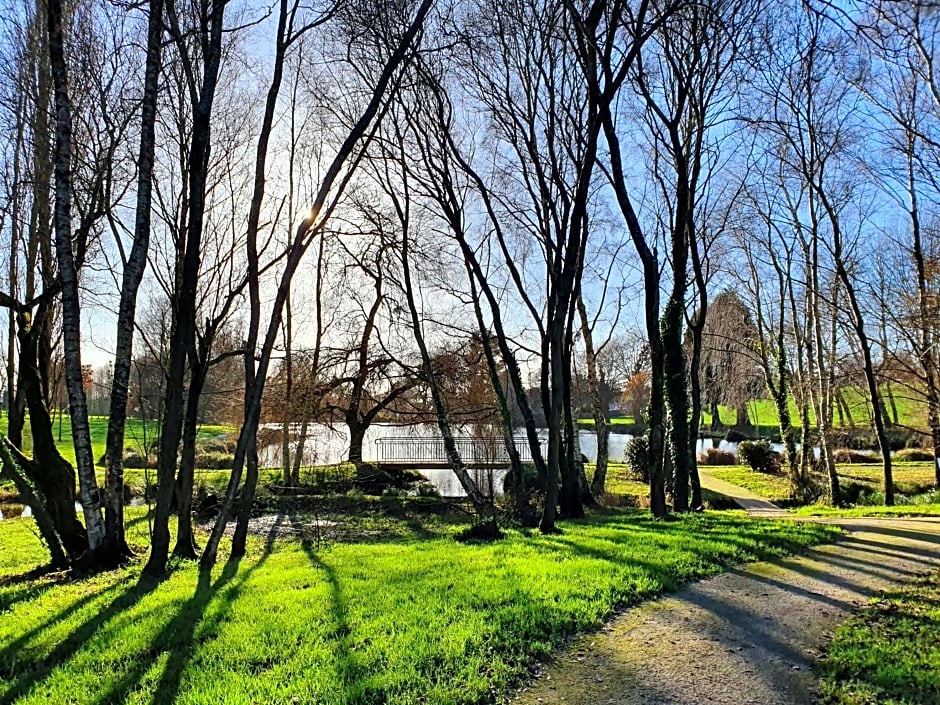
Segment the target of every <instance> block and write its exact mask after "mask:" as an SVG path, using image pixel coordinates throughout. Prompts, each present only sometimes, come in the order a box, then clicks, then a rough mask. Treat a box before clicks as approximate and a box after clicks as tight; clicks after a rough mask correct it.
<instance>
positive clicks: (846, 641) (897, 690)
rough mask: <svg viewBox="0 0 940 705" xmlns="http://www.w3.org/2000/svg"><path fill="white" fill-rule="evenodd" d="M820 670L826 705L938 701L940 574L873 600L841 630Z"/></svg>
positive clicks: (907, 704) (911, 704) (917, 704)
mask: <svg viewBox="0 0 940 705" xmlns="http://www.w3.org/2000/svg"><path fill="white" fill-rule="evenodd" d="M818 671H819V673H820V675H821V676H822V684H821V689H820V690H821V695H822V702H824V703H830V704H833V705H836V704H837V705H863V704H865V703H883V704H884V705H921V704H926V703H936V702H938V698H940V573H933V574H932V575H930V576H927V577H924V578H921V579H919V580H917V581H915V582H914V583H913V584H911V585H909V586H907V587H904V588H902V589H899V590H896V591H893V592H890V593H888V594H886V595H884V596H883V597H881V598H877V599H873V600H872V601H871V603H870V604H869V606H868V607H867V608H866V609H865V610H864V611H863V612H862V613H861V614H859V615H857V616H855V617H853V618H852V619H850V620H849V621H848V622H846V623H845V624H843V625H842V626H841V627H839V628H838V629H837V630H836V633H835V635H834V637H833V640H832V642H831V643H830V644H829V647H828V649H827V653H826V656H825V658H824V659H822V660H821V661H820V663H819V666H818Z"/></svg>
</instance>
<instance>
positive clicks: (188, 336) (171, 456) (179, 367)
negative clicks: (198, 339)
mask: <svg viewBox="0 0 940 705" xmlns="http://www.w3.org/2000/svg"><path fill="white" fill-rule="evenodd" d="M168 7H172V6H168ZM225 7H226V5H225V4H221V5H219V6H218V7H215V8H214V9H213V12H212V13H211V20H210V22H209V23H208V24H207V25H206V26H204V27H203V33H204V36H203V37H202V38H201V39H202V42H203V44H204V46H205V47H206V55H205V56H204V57H203V62H202V63H203V75H202V86H201V90H200V91H199V96H198V101H196V102H195V104H194V105H193V106H192V108H193V115H192V136H191V141H190V145H189V170H188V171H189V173H188V177H189V193H188V196H189V211H188V219H187V223H186V242H185V249H184V255H183V266H182V272H181V279H180V288H179V290H178V291H177V292H175V293H176V302H175V303H176V309H175V313H176V316H175V320H174V322H173V330H172V332H171V336H170V351H171V357H170V367H169V372H168V374H167V388H166V398H165V401H164V409H163V425H162V428H161V435H160V453H159V456H158V459H157V507H156V511H155V513H154V530H153V540H152V543H151V550H150V558H149V559H148V560H147V564H146V565H145V566H144V572H145V573H146V574H147V575H151V576H162V575H163V574H164V573H165V572H166V561H167V558H168V557H169V552H170V529H169V519H170V512H171V508H172V504H173V495H174V492H175V489H176V483H175V471H176V462H177V454H178V452H179V448H180V436H181V434H182V421H183V389H184V382H185V377H186V362H187V353H188V351H189V346H190V341H191V340H192V339H193V336H194V335H195V327H196V288H197V286H198V281H199V263H200V257H201V255H200V251H201V248H202V228H203V220H204V217H205V205H206V179H207V170H208V164H209V160H208V157H209V148H210V143H211V117H212V104H213V101H214V99H215V89H216V85H217V83H218V76H219V66H220V63H221V55H222V49H221V47H222V28H223V26H224V15H225ZM174 12H175V10H174ZM175 20H176V18H175V17H174V18H173V20H172V21H171V23H170V24H171V26H173V32H174V34H175V35H177V36H175V39H176V42H177V44H178V45H179V44H181V43H182V42H183V39H182V37H181V36H179V28H178V26H176V25H177V23H176V21H175Z"/></svg>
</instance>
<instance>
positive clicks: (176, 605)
mask: <svg viewBox="0 0 940 705" xmlns="http://www.w3.org/2000/svg"><path fill="white" fill-rule="evenodd" d="M132 521H136V522H138V523H137V524H136V525H135V526H136V527H137V528H138V529H140V528H141V527H142V528H143V529H144V530H145V529H146V525H145V522H143V521H142V519H141V517H140V516H136V517H135V518H134V519H133V520H132ZM454 530H455V529H454V528H450V529H447V531H451V532H452V531H454ZM834 532H835V530H834V529H833V528H832V527H828V526H817V525H799V524H796V523H793V522H779V523H777V522H769V521H755V520H749V519H747V518H743V517H740V516H736V515H727V514H721V513H712V514H709V515H705V516H689V517H684V518H682V519H677V520H672V521H666V522H663V521H654V520H651V519H649V518H648V517H647V516H646V515H645V514H644V513H641V512H607V513H603V514H596V515H593V516H591V517H589V518H587V519H585V520H582V521H578V522H569V523H566V524H565V526H564V533H563V534H560V535H557V536H548V537H544V536H539V535H532V536H527V535H523V534H521V533H518V532H510V534H509V536H508V537H507V538H506V539H504V540H502V541H499V542H496V543H492V544H485V545H472V544H470V545H468V544H461V543H458V542H456V541H454V540H453V538H452V537H451V536H450V535H446V533H445V535H444V536H441V537H437V538H430V539H410V540H405V539H395V540H386V541H382V540H373V541H369V542H362V543H349V544H335V545H331V546H329V547H325V548H321V549H316V548H315V547H314V546H312V545H304V544H302V543H300V542H298V541H296V540H279V541H277V542H268V543H265V542H264V541H262V540H261V539H257V540H254V541H253V542H252V546H251V550H250V553H249V555H248V556H247V557H246V558H245V559H244V560H243V561H242V562H241V563H240V564H239V565H226V566H220V567H219V568H218V569H217V570H216V571H215V572H214V573H213V574H212V576H211V577H209V576H200V574H199V572H198V569H197V567H196V566H195V565H192V564H182V565H177V566H176V568H175V570H174V571H173V572H172V574H171V575H170V577H169V578H168V579H167V580H166V581H165V582H164V583H162V584H161V585H160V586H159V587H158V588H155V587H154V586H153V585H152V584H149V583H146V582H140V581H139V570H140V564H139V563H135V564H134V565H132V566H131V567H129V568H127V569H124V570H121V571H117V572H112V573H107V574H104V575H100V576H98V577H95V578H92V579H86V580H81V581H76V582H66V583H56V582H55V581H54V580H52V579H51V578H45V579H40V580H23V581H19V582H17V581H12V582H11V581H10V580H9V579H7V580H6V581H4V580H3V579H2V578H0V702H4V703H24V704H25V703H37V704H38V703H43V704H45V703H50V702H55V703H65V702H69V703H74V704H76V705H78V704H86V703H87V704H92V703H94V704H96V705H97V704H98V703H111V702H122V703H129V704H136V703H170V702H174V703H187V704H195V703H206V704H209V703H211V704H212V705H216V704H217V703H238V704H244V705H249V704H250V703H284V704H288V703H289V704H291V705H293V704H294V703H297V704H303V703H389V704H391V703H420V702H428V703H479V702H494V701H496V700H497V699H499V698H501V697H502V696H503V695H504V694H505V693H506V690H507V688H508V686H509V685H510V684H511V683H513V682H515V681H516V680H517V679H518V678H520V677H522V676H525V675H526V674H527V673H528V670H527V667H528V666H529V664H531V662H532V660H533V659H535V658H542V657H545V656H546V655H547V654H548V653H549V652H550V651H551V650H552V649H553V648H555V647H557V646H559V645H560V644H561V643H563V641H564V639H565V638H566V637H567V636H569V635H570V634H572V633H573V632H575V631H578V630H584V629H589V628H592V627H595V626H597V625H598V624H599V623H600V622H601V620H602V619H604V617H605V616H607V615H608V614H610V612H611V610H612V609H614V608H615V606H617V605H621V604H626V603H632V602H635V601H637V600H641V599H644V598H647V597H650V596H652V595H655V594H656V593H658V592H661V591H663V590H669V589H673V588H675V587H676V586H677V585H679V584H680V583H682V582H683V581H687V580H690V579H693V578H697V577H700V576H704V575H709V574H712V573H715V572H718V571H720V570H722V568H724V567H725V566H728V565H732V564H736V563H739V562H741V561H745V560H752V559H756V558H764V557H768V556H772V555H778V554H782V553H787V552H791V551H793V550H796V549H798V548H799V547H800V546H803V545H807V544H811V543H815V542H819V541H823V540H827V539H831V538H833V537H834V535H835V533H834ZM42 559H43V556H42V552H41V550H40V549H39V547H38V541H37V539H36V538H35V536H34V535H33V534H32V533H31V530H30V528H29V524H28V522H27V520H12V521H4V522H0V574H7V575H11V574H21V573H23V572H25V571H28V570H30V569H31V568H34V567H35V566H36V565H37V563H38V562H39V561H41V560H42ZM4 583H6V584H4Z"/></svg>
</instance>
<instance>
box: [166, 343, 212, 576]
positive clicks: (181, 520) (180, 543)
mask: <svg viewBox="0 0 940 705" xmlns="http://www.w3.org/2000/svg"><path fill="white" fill-rule="evenodd" d="M200 348H201V349H200V350H199V351H198V352H197V351H191V355H190V375H189V391H188V393H187V395H186V415H185V418H184V419H183V436H182V444H183V448H182V453H181V454H180V462H179V473H178V475H177V478H176V487H175V493H176V513H177V525H176V546H175V547H174V548H173V555H174V556H179V557H180V558H186V559H191V560H195V559H196V558H198V557H199V556H198V552H197V548H198V547H197V546H196V537H195V536H194V535H193V485H194V483H195V478H196V435H197V432H198V430H199V398H200V396H201V395H202V390H203V388H204V386H205V383H206V375H207V374H208V371H209V366H208V363H209V359H208V358H209V350H208V348H207V347H204V346H203V345H200Z"/></svg>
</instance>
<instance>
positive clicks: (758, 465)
mask: <svg viewBox="0 0 940 705" xmlns="http://www.w3.org/2000/svg"><path fill="white" fill-rule="evenodd" d="M738 457H739V458H740V459H741V462H742V463H744V464H745V465H747V466H748V467H750V468H751V470H755V471H756V472H763V473H768V474H771V475H775V474H777V473H779V472H780V465H781V460H782V459H781V457H780V453H777V452H775V451H774V450H773V449H772V448H771V447H770V443H768V442H767V441H741V442H740V443H739V444H738Z"/></svg>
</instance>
